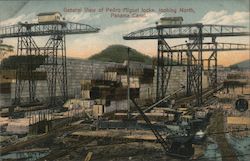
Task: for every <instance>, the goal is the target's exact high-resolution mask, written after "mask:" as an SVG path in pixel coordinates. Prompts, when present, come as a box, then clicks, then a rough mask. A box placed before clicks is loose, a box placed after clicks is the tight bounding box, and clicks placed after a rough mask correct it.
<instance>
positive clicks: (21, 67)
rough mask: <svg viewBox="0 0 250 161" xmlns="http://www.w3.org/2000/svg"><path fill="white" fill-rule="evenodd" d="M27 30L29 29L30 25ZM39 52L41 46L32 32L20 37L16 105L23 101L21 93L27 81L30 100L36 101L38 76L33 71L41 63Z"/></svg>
mask: <svg viewBox="0 0 250 161" xmlns="http://www.w3.org/2000/svg"><path fill="white" fill-rule="evenodd" d="M27 30H28V31H29V28H28V27H27ZM29 32H30V31H29ZM39 54H40V53H39V48H38V47H37V45H36V43H35V41H34V40H33V38H32V36H31V34H29V35H28V36H25V37H23V36H22V37H18V43H17V58H18V60H19V61H20V62H17V64H16V87H15V102H14V104H15V105H18V104H20V103H21V94H22V91H23V86H24V82H25V81H28V90H29V102H30V103H32V102H34V101H35V98H36V78H35V75H34V73H33V71H34V70H35V69H36V67H38V66H39V63H41V62H40V61H38V60H37V59H40V58H41V57H39ZM18 56H19V57H18Z"/></svg>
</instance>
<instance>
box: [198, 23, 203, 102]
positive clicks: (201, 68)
mask: <svg viewBox="0 0 250 161" xmlns="http://www.w3.org/2000/svg"><path fill="white" fill-rule="evenodd" d="M202 28H203V26H202V25H199V37H198V49H199V51H198V76H197V77H198V84H197V87H198V89H197V90H198V91H197V105H198V106H201V105H202V102H203V101H202V88H203V86H202V72H203V58H202V57H203V55H202V51H203V49H202V45H203V33H202Z"/></svg>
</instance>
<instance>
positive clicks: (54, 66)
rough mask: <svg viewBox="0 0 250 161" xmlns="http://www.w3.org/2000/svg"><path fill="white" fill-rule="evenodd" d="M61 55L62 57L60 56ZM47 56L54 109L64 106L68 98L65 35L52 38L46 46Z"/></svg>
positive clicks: (51, 101) (52, 36)
mask: <svg viewBox="0 0 250 161" xmlns="http://www.w3.org/2000/svg"><path fill="white" fill-rule="evenodd" d="M59 53H60V55H58V54H59ZM45 56H46V57H47V60H46V68H47V83H48V92H49V105H50V106H52V107H53V106H56V105H57V104H58V103H59V104H60V105H61V104H63V103H64V102H65V101H66V100H67V98H68V88H67V58H66V42H65V34H59V35H51V36H50V38H49V40H48V41H47V43H46V45H45ZM59 56H60V57H59ZM57 82H58V83H57ZM57 84H59V88H60V92H61V97H60V99H57V97H58V96H57V86H58V85H57ZM58 98H59V97H58Z"/></svg>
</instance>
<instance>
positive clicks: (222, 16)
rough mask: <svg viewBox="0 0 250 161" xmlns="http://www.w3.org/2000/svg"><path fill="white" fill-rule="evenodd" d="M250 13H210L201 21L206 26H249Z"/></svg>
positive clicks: (222, 11) (223, 11) (224, 11)
mask: <svg viewBox="0 0 250 161" xmlns="http://www.w3.org/2000/svg"><path fill="white" fill-rule="evenodd" d="M249 14H250V13H249V12H244V11H236V12H234V13H232V14H229V13H228V11H226V10H221V11H209V12H208V13H207V14H205V16H204V17H203V18H202V19H201V21H200V22H202V23H204V24H223V25H243V24H245V25H247V24H249Z"/></svg>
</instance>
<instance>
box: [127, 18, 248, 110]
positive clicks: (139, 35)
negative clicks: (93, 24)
mask: <svg viewBox="0 0 250 161" xmlns="http://www.w3.org/2000/svg"><path fill="white" fill-rule="evenodd" d="M249 35H250V33H249V31H248V30H247V28H246V27H244V26H231V25H204V24H201V23H196V24H182V25H156V26H155V27H149V28H145V29H141V30H138V31H135V32H131V33H129V34H127V35H125V36H123V38H124V39H125V40H143V39H145V40H147V39H151V40H152V39H156V40H157V41H158V47H157V73H156V77H157V78H156V79H157V80H156V100H160V99H162V98H164V97H165V96H166V92H167V88H168V82H169V79H170V76H171V70H172V67H173V66H186V67H187V84H186V92H187V95H190V94H191V93H194V94H195V96H196V104H197V105H198V106H201V104H202V73H203V71H204V65H203V63H204V61H205V59H204V58H203V53H204V52H208V51H212V54H211V55H210V57H209V59H208V60H207V61H208V71H209V82H210V84H212V86H216V84H217V51H229V50H247V49H248V47H247V45H245V44H233V43H217V42H216V41H215V39H216V37H229V36H249ZM175 38H187V39H188V40H189V41H188V42H187V43H186V44H182V45H177V46H172V47H170V46H169V45H168V43H167V42H166V41H165V39H175ZM204 38H212V42H208V43H207V42H204Z"/></svg>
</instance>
